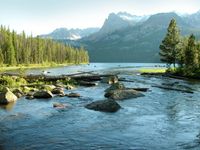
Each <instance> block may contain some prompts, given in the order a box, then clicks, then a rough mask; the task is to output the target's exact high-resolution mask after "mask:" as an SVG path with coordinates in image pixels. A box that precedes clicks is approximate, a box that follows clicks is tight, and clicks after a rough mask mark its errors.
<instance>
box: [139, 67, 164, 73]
mask: <svg viewBox="0 0 200 150" xmlns="http://www.w3.org/2000/svg"><path fill="white" fill-rule="evenodd" d="M166 70H167V69H166V68H142V69H139V72H140V73H165V72H166Z"/></svg>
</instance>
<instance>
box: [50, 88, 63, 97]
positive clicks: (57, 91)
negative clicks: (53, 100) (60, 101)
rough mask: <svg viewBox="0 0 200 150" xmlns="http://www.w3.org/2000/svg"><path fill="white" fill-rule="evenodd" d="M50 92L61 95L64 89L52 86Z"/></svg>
mask: <svg viewBox="0 0 200 150" xmlns="http://www.w3.org/2000/svg"><path fill="white" fill-rule="evenodd" d="M51 92H52V93H53V94H62V95H64V90H63V88H59V87H56V88H54V89H53V90H52V91H51Z"/></svg>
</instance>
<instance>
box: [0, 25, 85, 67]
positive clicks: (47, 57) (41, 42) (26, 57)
mask: <svg viewBox="0 0 200 150" xmlns="http://www.w3.org/2000/svg"><path fill="white" fill-rule="evenodd" d="M88 61H89V58H88V53H87V51H86V50H85V49H84V48H83V47H81V48H80V49H77V48H73V47H71V46H68V45H65V44H62V43H58V42H55V41H53V40H51V39H42V38H40V37H39V36H37V37H35V38H34V37H32V36H29V37H28V36H26V34H25V32H22V34H20V35H18V34H16V32H15V31H12V32H10V30H9V28H8V29H7V28H5V27H3V26H1V27H0V65H3V64H5V65H8V66H15V65H20V64H22V65H29V64H44V63H49V64H63V63H73V64H75V63H76V64H79V63H87V62H88Z"/></svg>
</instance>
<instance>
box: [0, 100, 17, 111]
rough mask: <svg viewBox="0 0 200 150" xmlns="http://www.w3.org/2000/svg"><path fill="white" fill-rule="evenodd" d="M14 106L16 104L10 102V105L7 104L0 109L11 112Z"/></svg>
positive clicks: (0, 106)
mask: <svg viewBox="0 0 200 150" xmlns="http://www.w3.org/2000/svg"><path fill="white" fill-rule="evenodd" d="M15 105H16V102H12V103H9V104H7V105H0V108H1V109H4V110H6V111H12V110H13V108H14V107H15Z"/></svg>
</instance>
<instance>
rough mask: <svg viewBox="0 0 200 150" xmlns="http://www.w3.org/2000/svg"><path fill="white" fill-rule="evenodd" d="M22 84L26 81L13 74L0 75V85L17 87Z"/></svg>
mask: <svg viewBox="0 0 200 150" xmlns="http://www.w3.org/2000/svg"><path fill="white" fill-rule="evenodd" d="M23 84H27V81H26V80H25V79H24V78H20V77H15V76H1V77H0V85H1V87H5V86H7V87H10V88H13V87H19V86H21V85H23Z"/></svg>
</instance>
